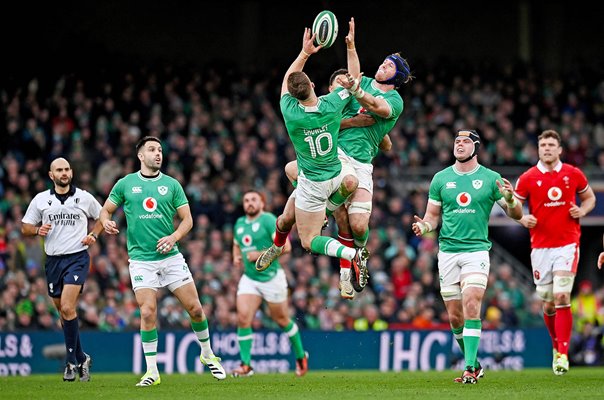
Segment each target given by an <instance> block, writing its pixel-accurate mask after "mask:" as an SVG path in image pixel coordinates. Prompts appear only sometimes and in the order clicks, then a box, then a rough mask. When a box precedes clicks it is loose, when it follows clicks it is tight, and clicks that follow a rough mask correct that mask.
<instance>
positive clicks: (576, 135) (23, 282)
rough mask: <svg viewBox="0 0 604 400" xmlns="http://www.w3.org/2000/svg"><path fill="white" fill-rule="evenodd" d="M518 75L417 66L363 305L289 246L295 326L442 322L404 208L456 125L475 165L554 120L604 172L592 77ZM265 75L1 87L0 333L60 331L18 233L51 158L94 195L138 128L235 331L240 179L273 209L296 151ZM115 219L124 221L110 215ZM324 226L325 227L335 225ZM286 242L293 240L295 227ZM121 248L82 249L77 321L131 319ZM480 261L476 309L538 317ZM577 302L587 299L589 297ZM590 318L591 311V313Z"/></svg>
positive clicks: (522, 159) (161, 73)
mask: <svg viewBox="0 0 604 400" xmlns="http://www.w3.org/2000/svg"><path fill="white" fill-rule="evenodd" d="M489 68H491V67H489ZM526 70H531V68H529V67H528V66H527V69H525V71H526ZM522 71H523V69H522V68H520V69H517V68H509V66H507V65H502V66H501V68H498V69H496V70H492V69H485V68H482V66H476V69H475V70H474V71H472V73H468V74H465V73H463V74H462V73H460V72H458V69H457V68H456V66H455V65H452V64H449V63H447V62H443V63H440V64H439V65H438V66H436V67H433V68H429V67H427V66H426V68H425V74H423V76H422V77H418V79H416V80H414V81H413V83H412V84H411V85H409V87H408V88H406V89H405V91H404V92H403V93H401V94H402V96H403V98H404V100H405V106H406V107H405V112H404V113H403V115H402V116H401V118H400V119H399V122H398V123H397V124H396V126H395V127H394V128H393V129H392V131H391V132H390V136H391V138H392V142H393V143H392V150H391V151H389V152H387V153H380V154H379V155H378V157H377V158H376V159H375V161H374V204H373V215H372V218H371V229H372V231H371V235H370V238H369V243H368V246H369V248H370V250H371V251H372V253H373V256H372V258H370V261H369V270H370V271H371V278H370V280H369V286H368V288H366V289H365V291H364V292H363V296H359V299H358V301H355V302H354V303H344V302H341V301H340V299H339V295H338V290H337V279H333V278H334V277H337V266H336V265H333V264H332V263H331V262H330V261H329V260H327V261H325V260H324V259H322V258H321V257H318V258H314V257H313V256H311V255H308V254H306V253H304V252H301V251H300V252H297V253H295V254H292V255H291V256H290V257H288V258H287V259H284V267H285V269H286V270H287V272H286V274H287V278H288V281H289V283H290V285H291V287H292V293H291V297H290V299H291V300H290V301H291V302H292V306H293V308H292V309H293V310H294V311H293V312H294V315H293V317H295V318H296V322H297V323H298V324H299V326H300V327H301V328H304V329H329V330H331V329H333V330H348V329H353V324H354V323H355V322H357V323H358V324H361V325H362V324H365V323H366V324H367V325H369V322H368V316H370V317H371V318H373V315H377V317H376V319H375V321H376V322H377V321H382V322H383V323H385V324H387V325H388V326H391V327H405V328H409V327H412V325H413V324H415V325H416V326H417V327H420V326H438V327H443V326H444V328H445V329H448V318H447V315H446V313H445V312H443V311H444V307H443V304H442V300H441V299H440V293H439V283H438V282H439V279H438V274H437V273H436V271H435V265H436V257H437V253H438V245H437V243H436V241H435V238H434V236H432V237H428V236H427V237H424V238H422V239H418V238H416V237H415V236H414V235H413V234H412V232H411V230H410V225H411V222H412V220H413V215H415V214H417V215H423V214H424V213H425V205H426V201H425V200H426V190H427V188H428V184H429V178H426V175H425V174H424V175H421V174H419V173H418V174H415V172H419V170H418V168H421V167H422V166H424V167H427V168H432V169H434V170H436V169H440V168H442V167H443V166H447V165H450V164H451V160H452V158H451V157H452V153H451V151H450V147H451V145H452V140H453V135H452V132H454V131H456V130H457V129H459V128H462V127H464V128H467V127H471V128H475V129H478V130H479V131H480V132H481V134H482V137H483V140H484V146H482V149H481V154H480V159H481V162H482V163H483V164H485V165H492V164H495V165H501V166H520V165H522V166H526V165H533V164H535V163H536V160H537V153H536V136H537V134H538V133H539V132H541V131H542V130H544V129H550V128H553V129H557V130H559V131H560V133H561V134H562V136H563V141H564V144H563V145H564V147H565V148H566V149H567V152H566V154H564V156H565V157H566V158H567V159H566V161H569V162H571V163H575V164H576V165H577V166H581V167H584V168H586V170H587V171H591V172H592V173H602V172H603V171H604V151H602V150H601V149H602V148H604V125H603V123H602V122H603V121H604V119H603V115H604V114H603V113H602V110H604V81H603V80H602V78H601V74H587V73H581V74H575V78H573V79H572V80H566V79H564V80H563V79H561V78H560V77H552V78H551V79H540V78H537V77H538V76H540V75H539V74H536V73H534V72H536V71H532V70H531V71H530V73H528V74H527V73H524V72H522ZM273 75H274V74H273V73H271V74H266V75H260V74H254V75H250V74H247V73H245V72H242V71H235V70H225V71H224V72H223V73H219V72H217V71H216V70H215V69H212V68H208V69H206V70H204V71H202V72H199V71H195V72H193V73H191V72H190V71H188V70H185V69H179V68H166V69H162V70H156V69H153V68H149V67H143V68H141V69H140V70H131V71H117V72H116V71H111V73H107V74H100V73H99V74H95V73H94V71H91V74H90V76H94V79H92V78H88V77H83V76H78V75H77V74H65V75H63V76H54V77H46V78H44V79H31V80H29V81H24V82H18V83H17V84H16V86H17V87H14V88H0V89H1V92H2V96H0V108H1V112H0V136H1V137H2V143H1V145H0V331H8V330H14V329H46V330H55V329H58V318H57V316H56V315H55V314H54V313H53V312H52V311H51V312H46V311H45V307H44V306H43V304H44V303H45V304H46V305H48V301H49V299H48V298H47V296H46V295H45V290H46V288H45V287H44V288H43V290H42V291H40V289H39V287H38V286H39V283H37V280H38V279H39V278H43V276H44V274H43V271H42V269H41V266H42V265H43V263H44V254H43V251H42V241H41V240H40V238H23V237H22V236H21V234H20V232H19V224H20V221H21V218H22V216H23V212H24V211H25V209H26V207H27V204H28V202H29V201H30V200H31V198H32V196H33V194H35V193H36V192H39V191H42V190H45V189H46V188H47V186H48V184H49V183H48V180H47V179H46V176H47V175H46V174H47V171H48V163H49V161H50V160H52V158H53V157H55V156H58V155H62V156H67V157H68V158H70V159H71V160H72V164H73V165H72V166H73V168H74V170H75V171H76V172H77V175H78V176H77V181H75V184H76V186H78V187H80V188H83V189H86V190H88V191H89V192H91V193H93V195H94V196H95V197H96V198H97V199H98V200H99V201H100V202H101V203H102V202H103V201H104V200H105V199H106V197H107V192H108V190H109V189H110V188H111V186H112V185H113V184H114V183H115V180H116V179H117V178H118V177H120V176H123V175H125V174H127V173H130V172H133V171H134V168H135V164H136V158H135V156H134V154H132V150H131V149H132V148H133V146H134V143H135V142H136V141H137V140H138V139H139V138H140V137H142V136H144V135H155V136H158V137H160V138H161V139H162V141H163V142H164V146H165V148H166V149H169V150H170V151H169V154H170V157H168V158H167V159H166V171H169V172H168V173H170V174H173V175H174V176H175V177H177V178H178V179H179V180H180V181H181V183H182V185H183V187H184V188H185V190H186V193H187V196H188V197H189V201H190V205H191V210H192V213H193V218H194V227H193V230H192V232H191V234H190V235H189V236H188V237H187V238H186V239H185V240H183V242H182V243H181V248H182V249H183V251H186V252H187V257H188V258H187V259H188V260H189V266H190V269H191V272H192V274H193V276H194V279H195V282H196V284H197V286H198V289H199V294H200V297H201V298H202V302H203V304H204V309H205V311H206V313H207V314H208V319H209V321H211V322H212V323H216V324H217V327H219V328H220V329H234V328H235V326H236V324H235V319H234V315H235V313H234V311H235V304H234V300H235V292H236V279H235V278H234V277H233V276H232V272H231V271H232V266H231V265H230V261H229V259H230V256H229V254H228V252H229V249H230V248H231V245H232V240H233V239H232V229H233V228H232V224H233V221H235V220H236V218H237V217H238V216H239V210H237V208H236V207H234V204H237V202H238V201H239V200H240V196H241V193H243V192H244V191H245V190H247V189H249V188H254V187H259V188H263V190H265V191H266V192H267V198H268V202H267V205H269V207H272V209H271V211H272V212H274V213H277V214H278V213H280V211H281V210H282V208H283V205H284V204H285V201H286V200H287V197H288V196H289V194H290V192H291V190H292V188H291V186H290V185H289V183H288V182H287V180H286V179H285V176H284V174H283V170H282V168H283V165H284V164H285V163H286V162H287V161H290V160H292V159H293V158H294V157H295V156H294V154H293V151H292V146H291V144H290V142H289V138H288V137H287V132H286V130H285V127H284V124H283V121H282V118H281V115H280V111H279V106H278V101H279V99H278V91H276V90H275V88H277V87H278V84H275V82H274V79H273ZM227 78H228V79H227ZM320 80H321V77H320V76H317V81H320ZM323 80H324V81H326V80H327V77H325V78H324V79H323ZM45 88H49V89H45ZM536 93H539V94H540V95H536ZM166 153H168V152H166ZM427 171H430V169H428V170H427ZM428 175H429V174H428ZM115 220H116V221H117V222H118V224H119V225H120V228H122V229H121V231H122V232H125V230H124V229H123V228H124V225H125V220H124V216H123V213H121V211H118V212H116V214H115ZM332 225H333V224H332ZM324 234H330V235H333V234H334V231H333V226H331V227H328V228H327V230H326V231H325V232H324ZM291 238H292V240H294V241H295V240H298V239H297V234H296V232H292V235H291ZM295 247H296V244H294V248H295ZM297 247H299V244H298V246H297ZM125 249H126V244H125V236H124V235H122V236H118V237H115V238H114V237H111V238H109V237H104V236H101V238H100V240H99V243H98V244H96V245H94V246H92V247H91V249H90V253H91V259H92V266H91V274H90V277H89V281H88V282H87V283H86V285H85V287H84V293H83V294H82V296H81V298H80V302H79V305H78V315H79V317H80V320H81V324H82V329H105V330H122V329H130V330H136V329H138V326H139V324H140V322H139V319H140V313H139V311H138V310H137V307H136V301H135V299H134V296H133V293H132V289H131V283H130V277H129V274H128V260H127V254H126V250H125ZM491 268H492V271H493V272H495V273H494V274H491V280H490V281H489V287H488V291H487V294H486V296H485V302H486V303H485V305H484V309H483V311H484V313H485V315H486V317H485V321H488V320H491V321H492V322H490V323H491V324H492V326H499V327H503V326H519V327H531V326H543V320H542V318H541V317H536V316H537V315H539V314H538V311H537V305H536V304H535V303H536V302H535V301H534V300H533V299H532V297H528V296H527V291H525V287H526V285H527V284H528V285H530V287H529V290H531V289H532V283H531V282H522V281H520V280H519V278H518V277H517V276H515V275H514V274H513V273H512V269H511V266H509V265H506V264H505V263H500V262H495V261H492V266H491ZM594 283H595V282H594ZM31 292H34V294H35V295H34V296H33V297H31V296H30V294H31ZM365 292H367V293H366V294H365ZM40 294H42V297H44V298H45V300H44V301H43V302H42V301H40V300H39V298H40V296H39V295H40ZM160 297H161V300H160V301H161V303H160V309H159V313H160V315H159V319H160V324H161V325H162V327H164V326H165V327H169V329H185V328H187V327H186V326H185V325H186V318H185V319H184V320H185V321H183V320H182V319H181V318H180V311H179V310H178V309H176V310H175V309H173V308H172V306H171V305H170V302H171V301H170V300H168V299H170V296H167V295H165V294H163V293H160ZM28 301H29V302H30V303H31V304H30V305H31V307H28V306H27V304H28ZM599 301H601V299H599ZM164 302H165V306H164ZM508 303H509V307H508ZM575 303H577V304H579V300H578V299H576V301H575ZM580 303H581V304H585V305H587V306H584V308H585V309H588V308H589V307H590V306H589V305H588V304H589V303H588V302H587V300H586V301H585V303H584V302H583V300H581V301H580ZM368 304H372V305H373V306H374V307H369V306H368ZM206 305H207V306H206ZM596 309H597V308H596ZM430 310H431V311H430ZM577 310H579V309H577ZM576 312H577V313H578V314H577V315H579V313H582V312H583V311H576ZM590 312H591V311H590ZM372 313H373V314H372ZM514 314H516V315H515V316H514ZM598 315H599V318H602V312H601V311H600V312H599V314H598ZM578 319H581V318H578ZM267 320H268V318H266V316H265V315H264V314H263V313H262V312H260V313H258V315H257V317H256V318H255V320H254V321H255V322H254V323H255V324H257V325H258V326H260V327H261V325H262V324H263V323H265V322H266V321H267ZM364 321H367V322H364ZM430 321H431V322H430ZM382 322H380V323H382ZM601 322H602V321H599V322H598V323H600V324H601ZM581 324H582V326H583V325H585V323H583V322H582V323H581ZM593 324H594V328H595V330H598V328H599V327H598V326H596V325H595V324H596V323H595V322H593ZM600 326H601V325H600ZM367 329H370V328H367ZM581 330H582V329H581ZM578 331H579V330H578Z"/></svg>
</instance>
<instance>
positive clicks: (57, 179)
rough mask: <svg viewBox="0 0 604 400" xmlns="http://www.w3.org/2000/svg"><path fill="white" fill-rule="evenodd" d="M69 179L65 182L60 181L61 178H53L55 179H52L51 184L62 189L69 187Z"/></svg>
mask: <svg viewBox="0 0 604 400" xmlns="http://www.w3.org/2000/svg"><path fill="white" fill-rule="evenodd" d="M71 179H72V178H67V179H66V180H61V178H55V179H53V182H54V183H55V185H57V186H59V187H62V188H64V187H67V186H69V185H71Z"/></svg>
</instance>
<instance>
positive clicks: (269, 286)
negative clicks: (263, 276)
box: [237, 269, 287, 303]
mask: <svg viewBox="0 0 604 400" xmlns="http://www.w3.org/2000/svg"><path fill="white" fill-rule="evenodd" d="M240 294H255V295H256V296H260V297H262V298H263V299H264V300H266V301H267V302H269V303H283V302H284V301H286V300H287V279H285V272H283V270H282V269H279V270H278V271H277V274H276V275H275V277H274V278H273V279H271V280H270V281H267V282H258V281H255V280H253V279H250V278H249V277H248V276H247V275H242V276H241V279H240V280H239V286H238V287H237V295H238V296H239V295H240Z"/></svg>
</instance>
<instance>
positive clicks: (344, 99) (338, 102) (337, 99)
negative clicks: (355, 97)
mask: <svg viewBox="0 0 604 400" xmlns="http://www.w3.org/2000/svg"><path fill="white" fill-rule="evenodd" d="M322 99H323V101H325V102H326V103H328V104H329V106H330V111H334V112H337V113H339V114H341V113H342V111H344V108H346V106H347V105H348V104H349V103H350V101H351V100H352V96H351V95H350V92H349V91H348V90H346V89H344V88H343V87H338V88H336V89H335V90H334V91H333V92H331V93H329V94H328V95H325V96H323V97H322Z"/></svg>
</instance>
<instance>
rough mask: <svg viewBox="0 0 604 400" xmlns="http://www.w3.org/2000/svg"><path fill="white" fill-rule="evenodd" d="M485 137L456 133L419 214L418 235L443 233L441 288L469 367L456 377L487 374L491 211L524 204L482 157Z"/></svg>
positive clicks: (518, 214) (469, 380)
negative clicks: (449, 161)
mask: <svg viewBox="0 0 604 400" xmlns="http://www.w3.org/2000/svg"><path fill="white" fill-rule="evenodd" d="M479 148H480V137H479V136H478V133H476V131H474V130H461V131H458V132H457V136H456V138H455V143H454V150H453V155H454V156H455V164H453V165H452V166H450V167H448V168H445V169H444V170H442V171H440V172H438V173H437V174H436V175H434V178H433V179H432V182H431V183H430V192H429V195H428V205H427V206H426V215H425V216H424V218H423V219H420V218H419V217H418V216H417V215H416V216H415V223H413V225H412V229H413V232H414V233H415V235H416V236H422V235H424V234H426V233H428V232H431V231H432V230H434V229H435V228H436V227H437V226H438V223H439V220H440V219H441V218H442V227H441V229H440V233H439V236H438V241H439V253H438V273H439V277H440V293H441V296H442V298H443V301H444V302H445V307H446V308H447V313H448V314H449V320H450V323H451V330H452V331H453V335H454V336H455V339H456V340H457V343H458V344H459V346H460V347H461V350H462V351H463V353H464V357H465V363H466V368H465V370H464V371H463V374H462V376H461V378H457V379H456V382H463V383H466V384H474V383H476V382H477V380H478V379H479V378H481V377H482V376H483V375H484V371H483V369H482V367H481V366H480V363H479V362H478V360H477V353H478V345H479V343H480V336H481V331H482V322H481V320H480V309H481V306H482V299H483V297H484V292H485V289H486V287H487V281H488V276H489V269H490V260H489V250H490V249H491V242H490V241H489V232H488V229H489V215H490V213H491V210H492V208H493V205H494V204H495V203H497V204H499V206H500V207H501V208H502V209H503V210H504V211H505V212H506V214H507V215H508V216H510V217H511V218H513V219H515V220H519V219H520V218H522V205H521V204H520V202H518V201H516V199H515V198H514V190H513V188H512V185H511V183H510V182H509V181H508V180H507V179H503V178H501V176H500V175H499V174H498V173H497V172H495V171H492V170H490V169H488V168H486V167H484V166H482V165H480V164H479V163H478V159H477V155H478V149H479Z"/></svg>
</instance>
